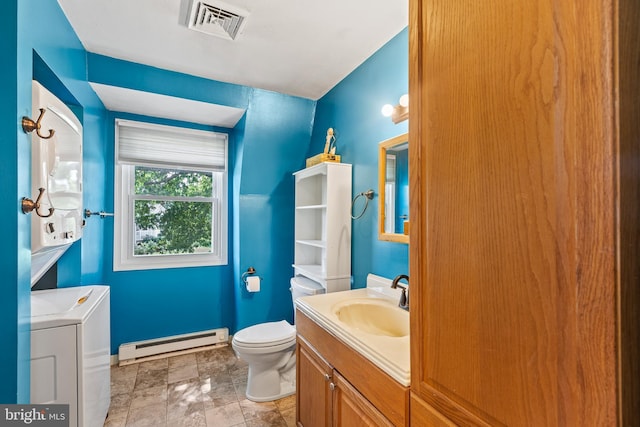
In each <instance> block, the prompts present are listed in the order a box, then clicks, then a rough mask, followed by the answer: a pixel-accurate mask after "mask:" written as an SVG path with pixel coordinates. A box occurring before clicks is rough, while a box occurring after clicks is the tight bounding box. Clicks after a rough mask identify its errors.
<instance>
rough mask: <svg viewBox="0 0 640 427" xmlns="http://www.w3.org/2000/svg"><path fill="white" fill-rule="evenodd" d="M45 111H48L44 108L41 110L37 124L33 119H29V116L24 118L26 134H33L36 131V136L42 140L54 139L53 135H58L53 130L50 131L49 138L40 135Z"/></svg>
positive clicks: (23, 124) (23, 127) (23, 128)
mask: <svg viewBox="0 0 640 427" xmlns="http://www.w3.org/2000/svg"><path fill="white" fill-rule="evenodd" d="M45 111H46V110H45V109H44V108H40V116H39V117H38V120H36V121H35V122H34V121H33V119H31V118H29V117H27V116H23V117H22V130H23V131H24V132H25V133H31V132H33V131H34V130H35V131H36V134H37V135H38V136H39V137H40V138H42V139H49V138H52V137H53V135H54V134H55V133H56V131H55V130H53V129H49V136H44V135H42V134H41V133H40V127H41V122H42V117H43V116H44V113H45Z"/></svg>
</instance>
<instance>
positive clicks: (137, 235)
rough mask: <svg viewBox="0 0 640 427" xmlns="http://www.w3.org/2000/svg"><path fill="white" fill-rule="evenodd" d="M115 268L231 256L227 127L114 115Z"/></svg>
mask: <svg viewBox="0 0 640 427" xmlns="http://www.w3.org/2000/svg"><path fill="white" fill-rule="evenodd" d="M115 214H116V215H115V222H114V227H115V229H114V262H113V264H114V266H113V268H114V270H115V271H120V270H145V269H156V268H173V267H189V266H206V265H224V264H226V263H227V135H225V134H221V133H215V132H205V131H197V130H192V129H184V128H176V127H170V126H161V125H153V124H148V123H139V122H132V121H128V120H116V183H115Z"/></svg>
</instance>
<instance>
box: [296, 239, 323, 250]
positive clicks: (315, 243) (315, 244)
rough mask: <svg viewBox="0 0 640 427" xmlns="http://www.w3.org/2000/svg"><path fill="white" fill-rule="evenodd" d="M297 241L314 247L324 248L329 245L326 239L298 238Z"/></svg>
mask: <svg viewBox="0 0 640 427" xmlns="http://www.w3.org/2000/svg"><path fill="white" fill-rule="evenodd" d="M296 243H299V244H301V245H307V246H313V247H314V248H321V249H324V248H326V247H327V242H325V241H324V240H302V239H300V240H296Z"/></svg>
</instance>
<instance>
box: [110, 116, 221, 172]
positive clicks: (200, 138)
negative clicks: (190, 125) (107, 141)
mask: <svg viewBox="0 0 640 427" xmlns="http://www.w3.org/2000/svg"><path fill="white" fill-rule="evenodd" d="M116 124H117V126H116V132H117V135H116V141H117V161H118V163H119V164H136V165H147V166H157V165H163V164H166V163H167V161H170V162H171V163H172V164H174V165H176V166H182V167H186V168H193V169H208V170H214V171H220V172H226V170H227V135H225V134H222V133H215V132H206V131H198V130H193V129H182V128H175V127H170V126H163V125H153V124H148V123H144V124H143V123H137V122H130V121H126V120H118V121H117V122H116Z"/></svg>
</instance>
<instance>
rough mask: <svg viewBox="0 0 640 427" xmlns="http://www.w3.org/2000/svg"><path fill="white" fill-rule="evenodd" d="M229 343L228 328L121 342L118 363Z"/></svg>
mask: <svg viewBox="0 0 640 427" xmlns="http://www.w3.org/2000/svg"><path fill="white" fill-rule="evenodd" d="M228 343H229V329H228V328H218V329H211V330H208V331H201V332H195V333H191V334H183V335H174V336H170V337H164V338H157V339H152V340H147V341H137V342H131V343H126V344H121V345H120V347H119V348H118V363H119V364H120V365H121V366H122V365H129V364H131V363H137V362H142V361H145V360H153V359H159V358H162V357H167V356H175V355H180V354H187V353H193V352H196V351H201V350H206V349H208V348H215V347H219V346H223V345H227V344H228Z"/></svg>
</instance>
